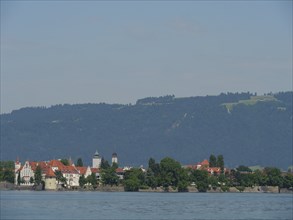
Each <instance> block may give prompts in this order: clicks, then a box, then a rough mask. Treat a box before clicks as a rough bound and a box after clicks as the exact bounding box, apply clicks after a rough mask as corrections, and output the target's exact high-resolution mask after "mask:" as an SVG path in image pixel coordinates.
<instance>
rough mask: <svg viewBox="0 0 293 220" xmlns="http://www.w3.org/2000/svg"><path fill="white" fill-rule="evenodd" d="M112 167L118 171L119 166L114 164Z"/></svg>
mask: <svg viewBox="0 0 293 220" xmlns="http://www.w3.org/2000/svg"><path fill="white" fill-rule="evenodd" d="M112 167H113V168H114V169H115V170H116V169H117V168H118V164H117V163H115V162H114V163H113V164H112Z"/></svg>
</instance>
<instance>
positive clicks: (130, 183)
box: [124, 177, 140, 192]
mask: <svg viewBox="0 0 293 220" xmlns="http://www.w3.org/2000/svg"><path fill="white" fill-rule="evenodd" d="M139 187H140V183H139V180H138V178H136V177H131V178H129V179H127V180H125V181H124V190H125V191H129V192H135V191H138V190H139Z"/></svg>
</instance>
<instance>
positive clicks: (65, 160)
mask: <svg viewBox="0 0 293 220" xmlns="http://www.w3.org/2000/svg"><path fill="white" fill-rule="evenodd" d="M60 162H61V163H63V164H64V165H65V166H69V160H68V159H65V158H63V159H61V160H60Z"/></svg>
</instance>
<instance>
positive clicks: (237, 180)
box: [122, 157, 293, 192]
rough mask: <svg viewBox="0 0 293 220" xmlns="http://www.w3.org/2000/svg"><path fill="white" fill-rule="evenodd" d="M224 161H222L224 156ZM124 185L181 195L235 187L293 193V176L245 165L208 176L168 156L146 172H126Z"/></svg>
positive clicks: (150, 161) (269, 168)
mask: <svg viewBox="0 0 293 220" xmlns="http://www.w3.org/2000/svg"><path fill="white" fill-rule="evenodd" d="M221 160H223V158H222V157H221ZM122 183H123V185H124V189H125V191H139V190H140V189H146V187H149V188H151V189H156V188H157V187H160V188H163V189H164V191H169V190H170V189H173V190H174V189H177V191H178V192H187V191H188V188H189V187H194V188H196V189H197V191H198V192H207V191H208V190H216V189H220V191H222V192H227V191H229V188H230V187H235V188H236V189H237V190H238V191H239V192H242V191H244V190H245V187H254V186H277V187H279V188H287V189H291V190H292V189H293V174H292V173H289V172H287V173H282V172H281V171H280V169H278V168H275V167H266V168H264V169H263V170H256V171H254V172H252V170H250V169H249V168H248V167H246V166H239V167H238V168H236V169H232V170H230V171H229V172H225V173H224V172H222V173H220V174H209V173H208V172H207V171H206V170H200V169H197V170H193V169H191V168H183V167H182V166H181V165H180V163H179V162H178V161H176V160H174V159H172V158H169V157H166V158H164V159H162V160H161V161H160V163H156V161H155V160H154V159H153V158H150V159H149V166H148V169H147V170H146V172H143V171H142V170H141V169H139V168H133V169H131V170H129V171H126V173H125V176H124V180H123V182H122Z"/></svg>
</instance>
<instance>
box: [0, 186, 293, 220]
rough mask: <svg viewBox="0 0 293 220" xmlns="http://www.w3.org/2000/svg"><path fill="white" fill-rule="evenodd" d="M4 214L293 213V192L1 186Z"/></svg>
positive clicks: (227, 216) (182, 216)
mask: <svg viewBox="0 0 293 220" xmlns="http://www.w3.org/2000/svg"><path fill="white" fill-rule="evenodd" d="M0 193H1V219H7V220H8V219H22V220H25V219H38V220H42V219H60V220H63V219H239V220H240V219H246V220H248V219H265V220H268V219H274V220H276V219H290V220H291V219H293V217H292V203H293V199H292V194H268V193H142V192H133V193H131V192H78V191H73V192H48V191H0Z"/></svg>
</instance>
